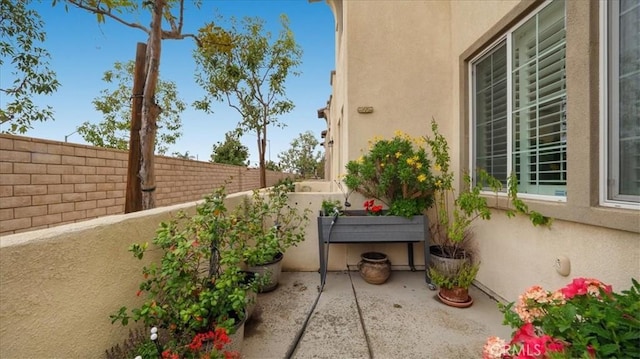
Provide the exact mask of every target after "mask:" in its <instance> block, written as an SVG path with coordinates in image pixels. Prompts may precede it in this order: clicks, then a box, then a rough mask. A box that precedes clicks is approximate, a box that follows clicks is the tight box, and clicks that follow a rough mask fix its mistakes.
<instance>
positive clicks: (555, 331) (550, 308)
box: [483, 278, 640, 359]
mask: <svg viewBox="0 0 640 359" xmlns="http://www.w3.org/2000/svg"><path fill="white" fill-rule="evenodd" d="M500 310H501V311H502V312H503V313H504V324H507V325H509V326H511V327H512V328H514V329H515V331H514V333H513V336H512V338H511V340H510V341H509V342H507V341H505V340H503V339H500V338H498V337H490V338H489V339H488V340H487V343H486V344H485V346H484V350H483V358H486V359H498V358H500V359H502V358H505V359H510V358H521V357H525V356H521V355H524V354H527V355H529V356H526V357H527V358H564V359H569V358H571V359H573V358H640V346H639V345H638V344H639V343H640V284H638V281H637V280H635V279H632V287H631V288H630V289H628V290H623V291H622V292H620V293H616V292H613V290H612V287H611V286H610V285H605V284H604V283H602V282H600V281H599V280H597V279H592V278H575V279H574V280H573V281H572V282H571V283H570V284H569V285H567V286H566V287H564V288H562V289H560V290H557V291H555V292H550V291H547V290H544V289H543V288H542V287H540V286H538V285H534V286H532V287H530V288H529V289H527V290H526V291H525V292H524V293H523V294H522V295H521V296H520V297H519V299H518V301H517V302H513V303H509V304H507V305H501V306H500Z"/></svg>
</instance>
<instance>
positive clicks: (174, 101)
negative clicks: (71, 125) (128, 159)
mask: <svg viewBox="0 0 640 359" xmlns="http://www.w3.org/2000/svg"><path fill="white" fill-rule="evenodd" d="M134 68H135V63H134V62H133V61H129V62H126V63H122V62H116V63H115V64H114V65H113V70H109V71H106V72H105V73H104V76H103V77H102V79H103V81H104V82H105V83H107V84H113V85H115V87H114V88H112V89H104V90H102V91H100V93H101V96H100V97H97V98H95V99H94V100H93V104H94V106H95V108H96V110H97V111H99V112H101V113H102V114H103V115H104V118H103V119H102V121H101V122H99V123H90V122H84V123H83V124H82V125H80V126H79V127H78V133H79V134H80V135H81V136H82V138H84V140H85V141H87V142H89V143H91V144H92V145H94V146H98V147H106V148H118V149H121V150H126V149H127V148H129V137H130V128H131V93H132V87H133V71H134ZM155 98H156V101H157V102H158V104H159V105H160V106H161V107H162V112H161V113H160V115H159V116H158V119H157V121H158V128H159V130H158V137H157V138H156V152H157V153H159V154H164V153H166V152H167V150H168V146H169V145H171V144H174V143H176V140H177V139H178V138H180V136H181V135H182V133H181V132H180V128H181V127H182V120H181V118H180V114H181V113H182V112H184V110H185V109H186V107H187V106H186V104H185V103H184V102H183V101H182V100H180V98H179V97H178V90H177V88H176V84H175V83H174V82H172V81H163V80H161V79H159V80H158V85H157V87H156V97H155Z"/></svg>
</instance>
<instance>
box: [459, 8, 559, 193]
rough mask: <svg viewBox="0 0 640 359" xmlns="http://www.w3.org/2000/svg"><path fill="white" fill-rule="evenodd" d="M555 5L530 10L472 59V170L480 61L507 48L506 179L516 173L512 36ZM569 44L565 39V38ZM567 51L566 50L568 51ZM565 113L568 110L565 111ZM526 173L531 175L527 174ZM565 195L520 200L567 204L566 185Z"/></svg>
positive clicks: (470, 97)
mask: <svg viewBox="0 0 640 359" xmlns="http://www.w3.org/2000/svg"><path fill="white" fill-rule="evenodd" d="M552 2H553V0H545V1H542V2H541V3H540V4H538V5H536V6H535V7H534V8H533V11H530V12H529V13H528V14H527V15H526V16H524V17H523V18H521V19H519V20H518V21H517V22H515V23H514V24H512V25H511V26H509V27H508V28H506V29H504V30H503V31H502V35H500V36H499V37H498V38H496V39H495V40H494V41H493V42H492V43H490V44H488V45H486V46H485V47H484V49H483V50H482V51H481V52H480V53H478V54H477V55H475V56H474V57H472V58H471V59H470V60H469V61H468V63H469V66H468V81H469V83H468V85H467V86H468V89H469V94H468V98H469V105H468V106H469V111H470V112H469V114H468V118H469V123H468V126H469V127H468V128H469V129H470V130H469V134H470V139H471V143H468V144H467V146H468V147H469V163H468V168H471V169H472V171H475V169H476V164H475V162H476V153H475V148H476V144H477V139H476V131H475V125H476V119H475V111H476V106H475V101H474V97H475V94H476V84H475V82H476V81H475V75H474V72H475V68H476V67H477V65H478V63H479V62H480V60H481V59H483V58H484V57H485V56H488V55H490V54H493V53H494V52H495V51H497V50H498V48H499V47H500V46H502V43H504V46H505V48H506V77H507V79H506V81H507V91H506V92H507V95H506V96H507V98H506V100H507V155H506V157H507V178H508V177H509V174H510V173H512V172H513V171H514V162H513V156H514V154H513V152H514V150H513V141H514V139H513V126H514V122H513V121H514V120H513V115H512V114H513V64H512V61H513V56H512V55H513V33H514V32H515V31H516V30H518V29H519V28H521V26H522V25H524V24H525V23H526V22H527V21H529V20H531V19H532V18H534V17H535V16H536V15H537V14H539V13H540V12H542V11H543V10H544V9H545V8H546V7H547V6H549V5H550V4H551V3H552ZM564 16H565V18H564V21H565V31H566V9H565V14H564ZM565 42H566V39H565ZM565 46H566V45H565ZM565 51H566V50H565ZM566 61H567V60H566V54H565V63H566ZM566 97H567V96H566V94H565V99H566ZM565 113H566V110H565ZM526 173H529V172H528V171H527V172H526ZM521 175H522V173H518V174H517V176H518V177H519V176H521ZM564 187H565V191H564V192H565V195H564V196H556V195H547V194H537V193H525V192H518V197H520V198H524V199H536V200H541V201H547V202H566V201H567V195H566V192H567V184H565V186H564ZM486 193H487V194H488V193H489V191H487V192H486ZM501 196H502V197H505V196H506V194H501Z"/></svg>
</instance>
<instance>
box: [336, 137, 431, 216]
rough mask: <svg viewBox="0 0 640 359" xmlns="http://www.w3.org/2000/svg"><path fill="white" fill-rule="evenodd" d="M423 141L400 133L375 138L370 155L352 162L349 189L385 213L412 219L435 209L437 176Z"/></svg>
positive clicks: (370, 148)
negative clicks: (375, 203) (433, 206)
mask: <svg viewBox="0 0 640 359" xmlns="http://www.w3.org/2000/svg"><path fill="white" fill-rule="evenodd" d="M424 144H425V141H424V139H423V138H413V137H411V136H409V135H408V134H406V133H403V132H402V131H396V133H395V135H394V136H393V137H392V138H391V139H384V138H381V137H375V138H374V139H373V140H371V141H369V152H368V153H366V154H364V155H362V156H360V158H358V159H357V160H352V161H349V162H348V163H347V165H346V169H347V173H346V175H345V176H344V183H345V184H346V186H347V187H348V188H349V189H351V190H354V191H357V192H359V193H361V194H362V195H363V196H365V197H367V198H369V199H375V200H378V201H380V202H382V204H384V205H385V206H386V207H387V210H386V211H385V214H387V215H392V216H402V217H407V218H410V217H412V216H416V215H422V214H424V212H425V211H426V210H427V209H428V208H429V207H431V205H432V203H433V199H434V197H433V193H434V183H435V182H434V177H433V175H432V173H431V161H430V160H429V155H428V153H427V151H426V149H425V147H424Z"/></svg>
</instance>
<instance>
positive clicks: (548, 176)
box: [511, 1, 567, 196]
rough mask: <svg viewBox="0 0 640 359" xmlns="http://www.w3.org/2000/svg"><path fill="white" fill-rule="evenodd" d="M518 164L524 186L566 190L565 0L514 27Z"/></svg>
mask: <svg viewBox="0 0 640 359" xmlns="http://www.w3.org/2000/svg"><path fill="white" fill-rule="evenodd" d="M511 41H512V66H513V69H511V71H512V86H513V109H512V118H513V131H514V134H513V139H514V141H513V142H514V143H513V147H512V149H513V165H514V169H515V172H516V174H517V176H518V179H519V187H518V188H519V191H520V192H523V193H533V194H543V195H552V196H553V195H555V196H565V195H566V181H567V155H566V152H567V143H566V97H567V96H566V75H565V45H566V38H565V16H564V2H563V1H555V2H553V3H551V4H550V5H549V6H547V7H545V8H544V9H542V10H541V11H540V12H539V13H538V14H536V15H535V16H534V17H532V18H531V19H530V20H528V21H527V22H526V23H524V24H523V25H522V26H520V27H519V28H518V29H516V30H515V31H514V32H513V36H512V37H511Z"/></svg>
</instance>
